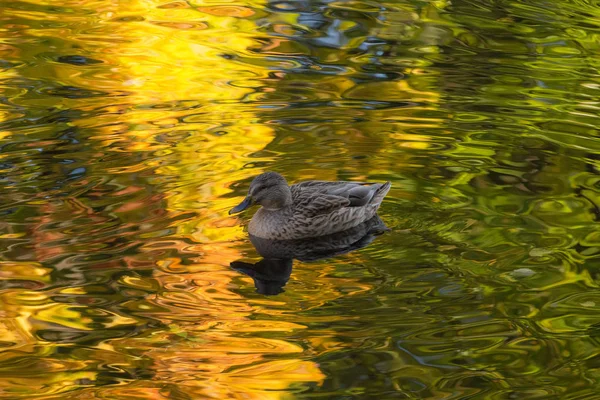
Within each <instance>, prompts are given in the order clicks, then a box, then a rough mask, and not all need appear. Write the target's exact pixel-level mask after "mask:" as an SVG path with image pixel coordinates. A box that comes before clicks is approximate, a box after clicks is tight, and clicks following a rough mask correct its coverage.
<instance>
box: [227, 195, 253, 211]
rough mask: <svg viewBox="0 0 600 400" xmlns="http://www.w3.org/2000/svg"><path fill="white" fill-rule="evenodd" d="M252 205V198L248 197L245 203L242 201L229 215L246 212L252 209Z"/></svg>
mask: <svg viewBox="0 0 600 400" xmlns="http://www.w3.org/2000/svg"><path fill="white" fill-rule="evenodd" d="M251 205H252V197H250V196H246V198H245V199H244V201H242V202H241V203H240V204H238V205H237V206H235V207H233V208H232V209H231V210H229V215H231V214H236V213H239V212H241V211H244V210H245V209H246V208H248V207H250V206H251Z"/></svg>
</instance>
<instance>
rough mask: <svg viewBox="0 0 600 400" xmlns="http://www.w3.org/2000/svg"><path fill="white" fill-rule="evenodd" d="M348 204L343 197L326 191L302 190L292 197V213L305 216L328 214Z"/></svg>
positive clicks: (348, 201)
mask: <svg viewBox="0 0 600 400" xmlns="http://www.w3.org/2000/svg"><path fill="white" fill-rule="evenodd" d="M349 206H350V200H348V199H347V198H345V197H341V196H336V195H332V194H326V193H314V192H307V191H305V192H302V193H299V194H298V196H297V197H296V198H294V214H296V215H299V216H301V217H305V218H314V217H316V216H317V215H322V214H330V213H332V212H334V211H336V210H339V209H341V208H344V207H349Z"/></svg>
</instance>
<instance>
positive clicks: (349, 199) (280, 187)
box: [229, 171, 391, 240]
mask: <svg viewBox="0 0 600 400" xmlns="http://www.w3.org/2000/svg"><path fill="white" fill-rule="evenodd" d="M390 188H391V183H390V182H389V181H388V182H384V183H374V182H351V181H334V182H330V181H304V182H300V183H296V184H294V185H291V186H290V185H288V182H287V181H286V179H285V178H284V177H283V176H282V175H281V174H279V173H277V172H272V171H269V172H265V173H262V174H260V175H258V176H256V177H255V178H254V179H253V180H252V182H251V183H250V187H249V189H248V195H247V196H246V197H245V198H244V200H243V201H242V202H241V203H240V204H238V205H237V206H235V207H234V208H232V209H231V210H230V211H229V214H235V213H239V212H242V211H244V210H246V209H247V208H249V207H250V206H252V205H254V204H258V205H260V206H261V207H260V208H259V209H258V211H257V212H256V213H255V214H254V216H253V217H252V219H251V220H250V223H249V224H248V233H249V234H250V235H252V236H254V237H257V238H262V239H269V240H295V239H305V238H314V237H320V236H326V235H331V234H334V233H336V232H342V231H345V230H347V229H350V228H353V227H355V226H357V225H360V224H362V223H363V222H366V221H368V220H370V219H371V218H373V217H374V216H375V215H376V214H377V210H378V209H379V206H380V205H381V202H382V201H383V199H384V198H385V196H386V195H387V193H388V192H389V190H390Z"/></svg>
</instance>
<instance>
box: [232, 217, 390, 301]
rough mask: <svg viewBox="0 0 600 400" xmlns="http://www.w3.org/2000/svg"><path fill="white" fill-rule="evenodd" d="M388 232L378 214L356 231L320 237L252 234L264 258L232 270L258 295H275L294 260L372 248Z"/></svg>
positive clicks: (308, 259)
mask: <svg viewBox="0 0 600 400" xmlns="http://www.w3.org/2000/svg"><path fill="white" fill-rule="evenodd" d="M387 230H388V228H387V227H386V226H385V224H384V223H383V221H382V220H381V219H380V218H379V216H377V215H376V216H375V217H373V218H371V219H370V220H368V221H366V222H363V223H362V224H360V225H357V226H355V227H354V228H351V229H348V230H346V231H343V232H338V233H335V234H333V235H328V236H321V237H317V238H308V239H298V240H268V239H262V238H259V237H256V236H252V235H250V241H251V242H252V244H253V245H254V247H255V248H256V251H257V252H258V254H260V255H261V256H263V257H264V258H263V259H262V260H260V261H259V262H257V263H254V264H253V263H247V262H244V261H234V262H232V263H231V267H232V268H233V269H235V270H236V271H239V272H242V273H244V274H246V275H248V276H249V277H251V278H252V279H253V280H254V285H255V286H256V291H257V292H258V293H260V294H264V295H276V294H279V293H281V292H283V291H284V289H283V287H284V286H285V285H286V283H287V282H288V280H289V279H290V275H291V274H292V264H293V260H294V259H296V260H300V261H304V262H309V261H315V260H320V259H324V258H331V257H334V256H337V255H340V254H345V253H349V252H351V251H354V250H357V249H360V248H363V247H365V246H367V245H369V244H370V243H371V242H372V241H373V240H374V239H375V237H376V236H378V235H380V234H382V233H383V232H385V231H387Z"/></svg>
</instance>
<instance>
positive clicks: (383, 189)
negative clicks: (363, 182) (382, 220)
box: [369, 181, 392, 208]
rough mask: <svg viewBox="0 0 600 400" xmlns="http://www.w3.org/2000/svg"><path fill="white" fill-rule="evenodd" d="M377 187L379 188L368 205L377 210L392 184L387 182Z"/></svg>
mask: <svg viewBox="0 0 600 400" xmlns="http://www.w3.org/2000/svg"><path fill="white" fill-rule="evenodd" d="M378 185H379V187H378V188H377V189H376V190H375V194H374V195H373V198H372V199H371V201H370V202H369V204H371V205H374V206H376V207H377V208H379V206H380V205H381V202H382V201H383V199H384V197H385V196H386V195H387V194H388V192H389V191H390V188H391V187H392V183H391V182H390V181H387V182H385V183H379V184H378Z"/></svg>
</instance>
